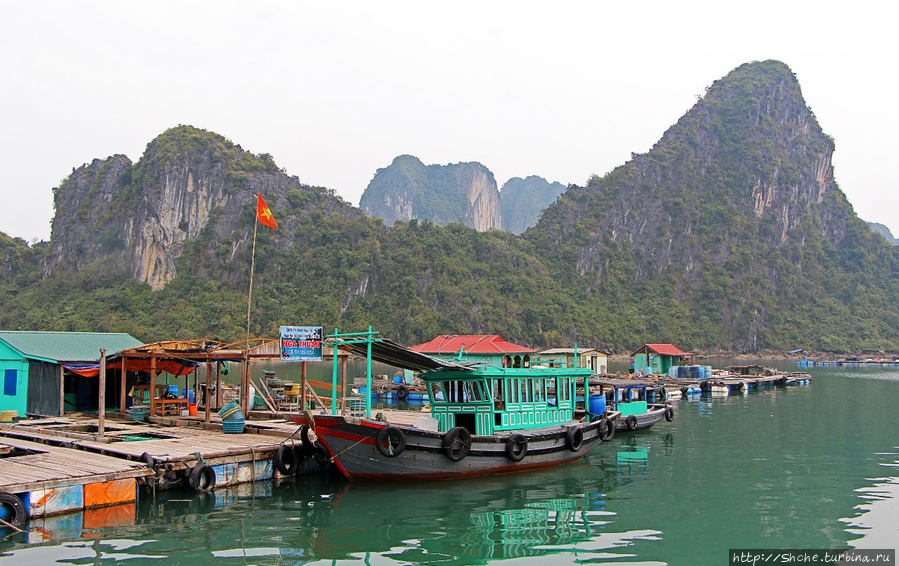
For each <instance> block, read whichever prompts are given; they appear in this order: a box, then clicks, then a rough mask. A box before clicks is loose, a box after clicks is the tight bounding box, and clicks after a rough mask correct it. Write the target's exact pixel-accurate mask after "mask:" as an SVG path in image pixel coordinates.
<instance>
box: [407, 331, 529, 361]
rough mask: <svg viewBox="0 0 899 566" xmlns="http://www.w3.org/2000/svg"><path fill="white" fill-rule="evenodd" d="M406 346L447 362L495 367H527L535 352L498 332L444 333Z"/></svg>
mask: <svg viewBox="0 0 899 566" xmlns="http://www.w3.org/2000/svg"><path fill="white" fill-rule="evenodd" d="M409 349H410V350H414V351H416V352H420V353H422V354H427V355H429V356H433V357H435V358H440V359H443V360H447V361H454V362H463V363H482V364H484V365H485V366H486V367H498V368H503V367H505V368H527V367H530V366H531V361H532V360H533V359H534V355H535V354H536V353H537V350H535V349H533V348H527V347H525V346H519V345H518V344H513V343H511V342H506V341H505V340H504V339H503V338H502V337H500V336H499V335H497V334H454V335H446V334H444V335H442V336H438V337H436V338H434V339H433V340H431V341H430V342H425V343H424V344H419V345H417V346H412V347H411V348H409Z"/></svg>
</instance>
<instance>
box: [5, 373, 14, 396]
mask: <svg viewBox="0 0 899 566" xmlns="http://www.w3.org/2000/svg"><path fill="white" fill-rule="evenodd" d="M17 379H18V370H14V369H8V370H6V372H5V375H4V377H3V394H4V395H11V396H15V394H16V381H17Z"/></svg>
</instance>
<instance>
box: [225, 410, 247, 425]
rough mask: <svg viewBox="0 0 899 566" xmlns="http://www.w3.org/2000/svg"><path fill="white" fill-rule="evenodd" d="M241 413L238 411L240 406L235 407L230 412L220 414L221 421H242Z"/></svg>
mask: <svg viewBox="0 0 899 566" xmlns="http://www.w3.org/2000/svg"><path fill="white" fill-rule="evenodd" d="M242 420H243V413H242V412H241V411H240V407H237V408H235V409H234V410H232V411H231V412H229V413H227V414H225V415H224V416H222V422H225V421H242Z"/></svg>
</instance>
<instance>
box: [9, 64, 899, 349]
mask: <svg viewBox="0 0 899 566" xmlns="http://www.w3.org/2000/svg"><path fill="white" fill-rule="evenodd" d="M833 150H834V144H833V140H832V139H830V138H829V136H827V135H826V134H824V132H823V131H822V130H821V128H820V125H819V124H818V122H817V119H816V118H815V116H814V115H813V114H812V113H811V111H810V110H809V109H808V108H807V105H806V104H805V102H804V100H803V99H802V95H801V90H800V88H799V85H798V81H797V80H796V78H795V76H794V75H793V73H792V71H790V69H789V68H788V67H787V66H786V65H784V64H783V63H780V62H776V61H765V62H754V63H748V64H746V65H741V66H740V67H738V68H736V69H734V70H733V71H732V72H731V73H729V74H728V75H727V76H725V77H723V78H721V79H719V80H718V81H715V83H713V85H712V86H711V87H710V88H709V89H708V91H707V93H706V95H705V96H704V97H703V98H702V99H700V100H699V101H697V103H696V104H695V105H694V106H693V107H692V108H691V109H689V110H688V111H687V112H686V114H685V115H684V117H682V118H681V119H680V120H678V121H677V122H676V123H675V124H674V125H672V126H671V127H670V128H669V129H668V130H667V131H666V132H665V134H664V135H663V136H662V138H661V139H660V140H659V142H658V143H657V144H655V145H654V146H653V148H652V149H650V151H649V152H647V153H645V154H639V155H634V156H633V158H632V159H631V160H629V161H628V162H627V163H625V164H622V165H621V166H619V167H616V168H615V169H613V170H612V171H611V172H609V173H608V174H606V175H604V176H602V177H599V176H594V177H593V178H591V179H590V180H589V181H588V182H587V183H586V185H585V186H577V185H571V186H569V187H567V189H566V190H565V192H564V193H562V194H560V195H558V196H557V197H556V198H555V199H554V200H553V202H552V203H550V204H548V205H547V206H546V207H545V209H543V213H542V215H541V216H540V219H539V220H538V221H537V222H536V225H534V226H533V227H531V228H529V229H528V230H527V231H526V232H524V233H523V235H521V236H517V235H515V234H513V233H511V232H500V231H497V230H488V231H486V232H478V231H476V230H473V229H471V228H467V227H465V226H463V225H462V224H461V223H449V224H448V225H446V226H440V225H438V224H437V223H436V222H434V221H431V220H428V219H414V218H413V219H406V220H398V221H396V222H395V223H393V224H392V225H390V226H388V225H387V224H386V223H385V221H382V220H381V219H379V218H375V217H372V216H370V215H367V214H364V213H363V211H362V210H361V209H358V208H355V207H352V206H350V205H349V204H347V203H346V202H344V201H343V200H342V199H340V198H339V197H338V196H336V195H335V194H334V192H333V191H330V190H328V189H325V188H322V187H311V186H308V185H305V184H303V183H302V182H300V180H299V179H298V178H297V177H291V176H288V175H287V174H286V173H284V172H283V171H281V170H280V169H279V168H278V167H277V165H276V164H275V163H274V161H273V160H272V159H271V156H269V155H267V154H260V155H253V154H251V153H249V152H245V151H243V150H242V149H240V146H239V145H235V144H233V143H232V142H230V141H229V140H227V139H225V138H223V137H222V136H219V135H218V134H214V133H211V132H206V131H204V130H199V129H197V128H193V127H190V126H179V127H176V128H172V129H171V130H167V131H166V132H165V133H164V134H163V135H161V136H160V137H159V138H157V139H156V140H153V141H152V142H151V143H150V144H148V147H147V151H145V153H144V155H143V156H142V157H141V159H140V160H139V161H138V162H136V163H131V162H130V160H128V159H127V158H126V157H125V156H112V157H110V158H108V159H106V160H96V161H94V162H92V163H91V164H88V165H85V166H84V167H82V168H79V169H77V170H75V171H74V172H73V174H72V175H71V176H70V177H69V178H67V179H66V180H65V181H64V182H63V183H62V184H61V185H60V186H59V187H57V188H56V189H55V190H54V193H55V202H56V204H57V216H56V218H54V226H53V235H52V236H51V242H49V243H48V244H47V245H45V246H35V247H33V248H30V247H29V246H27V245H26V244H25V243H24V242H20V241H18V240H16V239H11V238H0V261H2V267H3V270H2V272H0V275H2V277H0V296H2V298H3V303H4V305H5V306H6V307H7V308H6V310H5V311H4V312H3V313H0V325H2V326H6V327H12V328H16V327H29V328H35V329H44V330H47V329H52V330H71V329H79V330H81V329H90V330H98V331H103V330H116V331H130V332H132V333H133V334H134V335H136V336H145V337H146V338H145V339H148V341H149V340H151V339H169V338H195V337H197V336H206V337H216V338H219V339H223V340H225V341H229V340H233V339H237V338H239V337H241V336H242V335H243V333H244V329H245V323H246V320H245V317H246V313H247V303H246V289H247V282H248V278H249V266H250V261H249V259H250V248H251V243H252V233H253V221H254V213H255V208H254V206H255V200H254V199H255V194H256V193H257V192H259V193H261V194H263V196H264V197H265V198H266V200H267V201H268V203H269V206H270V207H271V208H272V211H273V213H274V215H275V217H276V219H277V220H278V222H279V225H280V228H279V229H278V230H268V229H263V228H260V229H259V232H258V241H257V249H256V280H255V281H256V282H255V285H256V289H255V290H254V295H253V297H254V305H253V308H252V324H251V333H252V334H253V335H261V334H269V335H271V334H272V333H276V331H277V327H278V326H279V325H282V324H321V325H322V326H325V327H338V326H340V327H353V328H363V327H365V326H368V325H372V326H375V327H376V329H377V330H380V331H381V332H382V334H384V335H386V336H389V337H391V338H394V339H397V340H398V341H399V342H400V343H410V344H411V343H418V342H421V341H424V340H427V339H430V338H432V337H433V336H434V335H437V334H445V333H456V334H461V333H487V334H501V335H503V336H504V337H505V338H507V339H509V340H512V341H516V342H520V343H523V344H528V345H531V346H534V347H541V346H546V345H560V344H565V343H578V344H580V345H589V346H594V347H605V348H607V349H610V350H619V351H621V350H623V351H626V350H628V349H630V348H635V347H636V346H639V345H640V344H641V343H645V342H673V343H676V344H679V345H682V347H684V348H689V349H697V350H706V351H721V350H726V351H741V352H758V351H763V350H765V351H770V350H772V349H774V350H777V349H779V350H792V349H795V348H806V349H815V350H828V351H846V350H855V349H867V350H878V349H883V350H893V351H895V350H897V349H899V336H897V331H896V328H899V307H897V304H899V301H897V300H896V299H897V298H899V282H897V281H899V256H897V252H896V251H895V250H894V248H893V247H892V246H889V245H888V244H887V242H886V241H885V240H884V239H883V238H882V237H880V235H878V234H875V233H874V232H872V231H871V230H870V229H869V228H868V226H867V225H866V224H865V223H864V222H863V221H861V220H860V219H858V217H857V216H856V215H855V213H854V211H853V210H852V207H851V205H850V204H849V203H848V201H847V200H846V197H845V195H844V194H843V193H842V191H841V190H840V189H839V187H838V185H837V184H836V182H835V180H834V179H833V170H832V166H831V163H830V159H831V156H832V154H833ZM404 159H405V160H407V161H408V163H406V164H407V165H410V167H413V169H414V168H415V167H418V165H416V164H415V163H414V162H412V161H411V160H412V159H415V160H416V161H417V159H416V158H412V156H405V158H404ZM418 163H419V164H420V161H419V162H418ZM477 165H478V166H480V167H482V168H483V166H482V165H480V164H477ZM421 166H422V167H424V165H423V164H421ZM484 169H486V168H484ZM494 185H495V182H494ZM167 313H169V314H168V315H167ZM170 313H177V314H174V315H172V314H170Z"/></svg>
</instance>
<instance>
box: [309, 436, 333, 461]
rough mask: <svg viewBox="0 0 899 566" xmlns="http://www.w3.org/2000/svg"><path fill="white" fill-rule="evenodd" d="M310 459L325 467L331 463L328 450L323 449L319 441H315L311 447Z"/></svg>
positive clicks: (323, 446)
mask: <svg viewBox="0 0 899 566" xmlns="http://www.w3.org/2000/svg"><path fill="white" fill-rule="evenodd" d="M312 450H313V452H312V458H313V459H314V460H315V461H316V462H318V463H319V464H321V465H322V466H327V465H328V464H330V463H331V456H330V455H329V454H328V449H327V448H325V445H324V444H322V441H321V440H316V441H315V443H314V444H313V447H312Z"/></svg>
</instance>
